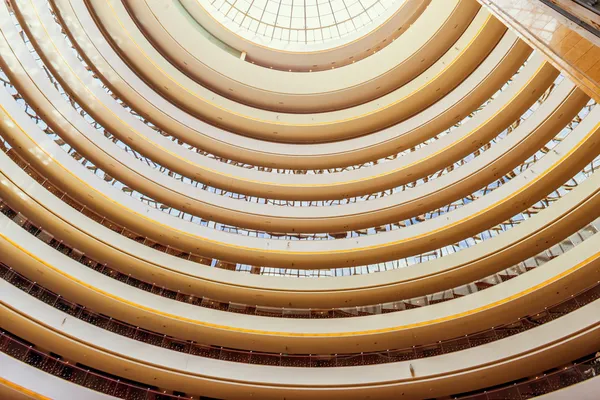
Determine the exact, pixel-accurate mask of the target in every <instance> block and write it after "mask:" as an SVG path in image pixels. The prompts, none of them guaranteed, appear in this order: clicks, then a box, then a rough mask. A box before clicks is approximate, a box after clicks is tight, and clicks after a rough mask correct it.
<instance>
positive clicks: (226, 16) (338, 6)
mask: <svg viewBox="0 0 600 400" xmlns="http://www.w3.org/2000/svg"><path fill="white" fill-rule="evenodd" d="M198 1H199V2H200V4H202V6H203V7H204V8H205V9H206V10H207V11H208V12H210V13H211V14H212V15H213V16H214V17H215V18H216V19H217V20H218V21H219V22H221V23H222V24H223V25H225V26H226V27H228V28H229V29H230V30H232V31H234V32H235V33H236V34H238V35H240V36H242V37H245V38H247V39H250V40H252V41H255V42H258V43H262V44H265V45H270V44H272V43H277V42H279V43H281V42H284V43H297V44H315V43H326V42H328V41H337V40H339V39H342V38H345V37H348V36H353V37H352V38H350V39H349V40H353V38H354V35H352V34H357V33H359V31H362V30H364V31H365V32H364V33H367V32H368V31H370V30H373V29H375V28H376V27H377V26H379V25H380V24H382V23H383V22H385V20H386V19H387V18H388V17H389V16H391V15H392V14H393V13H394V12H395V11H396V10H397V9H398V8H399V7H400V6H401V5H402V4H403V3H404V2H405V1H406V0H198Z"/></svg>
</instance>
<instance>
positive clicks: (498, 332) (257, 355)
mask: <svg viewBox="0 0 600 400" xmlns="http://www.w3.org/2000/svg"><path fill="white" fill-rule="evenodd" d="M0 278H2V279H4V280H5V281H7V282H9V283H11V284H12V285H13V286H15V287H17V288H19V289H21V290H23V291H24V292H27V293H28V294H29V295H31V296H33V297H35V298H37V299H38V300H41V301H43V302H44V303H46V304H49V305H51V306H52V307H54V308H56V309H58V310H61V311H62V312H64V313H66V314H69V315H71V316H73V317H75V318H77V319H80V320H82V321H85V322H87V323H90V324H92V325H94V326H97V327H99V328H102V329H105V330H108V331H110V332H113V333H116V334H118V335H121V336H125V337H128V338H130V339H133V340H137V341H140V342H144V343H148V344H151V345H153V346H158V347H162V348H166V349H169V350H173V351H178V352H181V353H187V354H191V355H195V356H200V357H208V358H213V359H217V360H224V361H232V362H239V363H246V364H261V365H272V366H279V367H304V368H327V367H346V366H361V365H372V364H385V363H393V362H399V361H407V360H414V359H418V358H425V357H433V356H438V355H441V354H447V353H453V352H455V351H460V350H464V349H469V348H472V347H477V346H480V345H483V344H486V343H490V342H494V341H496V340H500V339H505V338H507V337H510V336H513V335H516V334H518V333H521V332H525V331H527V330H529V329H532V328H535V327H537V326H540V325H543V324H545V323H547V322H550V321H554V320H555V319H557V318H560V317H562V316H563V315H566V314H568V313H570V312H572V311H575V310H577V309H579V308H581V307H583V306H585V305H587V304H590V303H591V302H593V301H595V300H597V299H599V298H600V283H596V284H595V285H594V286H592V287H590V288H588V289H586V290H585V291H582V292H580V293H579V294H577V295H575V296H573V297H571V298H569V299H567V300H565V301H563V302H560V303H558V304H555V305H553V306H550V307H545V308H544V310H540V312H538V313H536V314H531V315H528V316H524V317H522V318H519V319H518V320H516V321H513V322H511V323H508V324H503V325H498V326H495V327H493V328H490V329H486V330H484V331H480V332H476V333H471V334H468V335H465V336H461V337H459V338H455V339H449V340H443V341H438V342H435V343H431V344H424V345H419V346H413V347H408V348H402V349H392V350H385V351H376V352H361V353H351V354H283V353H267V352H258V351H248V350H239V349H231V348H226V347H221V346H213V345H205V344H201V343H195V342H193V341H188V340H181V339H178V338H175V337H172V336H167V335H164V334H160V333H157V332H152V331H149V330H146V329H142V328H139V327H137V326H134V325H131V324H128V323H126V322H122V321H118V320H115V319H114V318H112V317H109V316H106V315H103V314H100V313H97V312H94V311H92V310H89V309H87V308H86V307H84V306H82V305H80V304H77V303H74V302H71V301H69V300H67V299H64V298H63V297H62V296H60V295H58V294H56V293H54V292H51V291H49V290H47V289H45V288H43V287H42V286H40V285H39V284H37V283H36V282H33V281H31V280H30V279H28V278H26V277H25V276H23V275H21V274H19V273H18V272H17V271H15V270H13V269H11V268H9V267H7V266H6V265H3V264H1V263H0Z"/></svg>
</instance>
